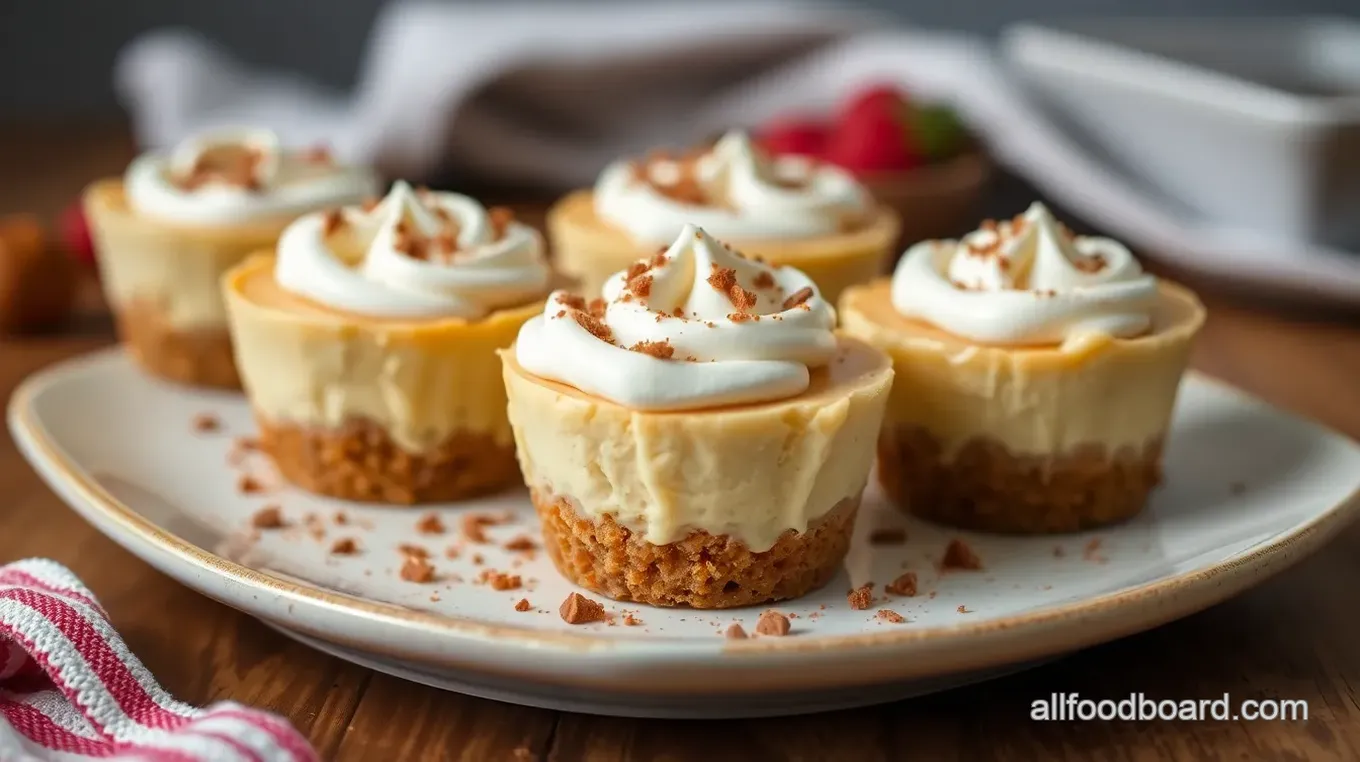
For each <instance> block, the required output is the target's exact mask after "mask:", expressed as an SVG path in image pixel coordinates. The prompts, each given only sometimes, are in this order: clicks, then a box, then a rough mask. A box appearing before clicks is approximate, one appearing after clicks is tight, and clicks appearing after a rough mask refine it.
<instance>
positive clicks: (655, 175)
mask: <svg viewBox="0 0 1360 762" xmlns="http://www.w3.org/2000/svg"><path fill="white" fill-rule="evenodd" d="M682 184H683V186H684V187H685V188H687V189H688V190H689V191H690V192H691V193H690V194H685V193H679V194H677V193H669V194H668V193H667V192H663V190H661V189H659V188H658V186H660V188H663V189H670V188H674V187H679V186H681V185H682ZM695 193H697V197H692V198H691V197H689V196H690V195H692V194H695ZM677 195H679V196H682V197H684V198H685V199H686V200H679V199H677V198H676V197H675V196H677ZM871 208H872V202H871V201H870V197H869V194H868V193H867V192H866V191H865V190H864V188H862V187H861V186H860V185H859V183H858V182H856V181H855V179H854V177H852V176H851V175H850V174H849V173H848V172H846V171H844V170H842V169H840V168H838V167H835V166H832V165H830V164H825V163H819V162H816V161H814V160H811V159H809V158H807V157H802V156H783V157H775V158H771V157H769V156H766V155H765V154H764V152H762V151H761V150H760V149H759V148H758V147H757V146H756V145H754V144H753V143H752V142H751V139H750V137H749V136H747V134H746V133H744V132H730V133H728V134H727V135H725V136H723V138H722V139H721V140H719V141H718V142H717V143H715V144H714V145H713V147H712V148H711V149H709V150H708V151H707V152H705V153H703V154H701V155H699V156H697V157H693V156H691V157H685V158H650V159H649V160H647V161H644V162H642V163H637V162H635V161H632V160H627V159H625V160H621V161H617V162H615V163H613V164H611V165H610V166H609V167H608V168H606V169H605V171H604V173H603V174H601V175H600V179H599V181H598V182H597V183H596V186H595V211H596V214H598V215H599V216H600V217H601V218H602V219H604V220H607V221H609V222H610V223H612V224H614V225H617V226H618V227H620V228H623V229H624V230H627V231H628V232H629V234H631V235H632V236H633V238H635V239H636V240H638V241H640V242H644V243H649V244H657V245H661V244H666V243H669V242H670V241H673V240H675V237H676V235H677V234H679V232H680V230H681V229H682V228H684V226H685V225H686V224H690V223H693V224H695V225H698V226H699V227H701V228H703V229H704V230H706V231H708V232H709V233H711V234H713V235H715V236H718V237H719V238H723V239H730V240H734V241H738V242H739V241H751V240H762V239H787V238H806V237H813V236H820V235H829V234H833V233H836V232H839V231H840V230H842V229H843V225H844V224H845V223H846V221H847V220H852V219H858V218H862V217H863V216H864V215H865V214H866V212H867V211H869V210H870V209H871Z"/></svg>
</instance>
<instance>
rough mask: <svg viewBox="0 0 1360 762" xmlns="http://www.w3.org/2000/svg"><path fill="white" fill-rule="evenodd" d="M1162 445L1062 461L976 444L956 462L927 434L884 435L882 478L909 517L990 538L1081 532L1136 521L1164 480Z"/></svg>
mask: <svg viewBox="0 0 1360 762" xmlns="http://www.w3.org/2000/svg"><path fill="white" fill-rule="evenodd" d="M1161 464H1162V443H1161V440H1155V441H1153V442H1149V443H1148V444H1147V445H1146V446H1145V447H1144V448H1143V449H1142V450H1141V451H1139V450H1134V449H1131V448H1126V449H1121V450H1119V451H1118V452H1116V453H1113V454H1111V453H1109V452H1107V451H1106V449H1105V448H1104V447H1102V446H1098V445H1091V446H1089V447H1083V448H1078V449H1077V450H1076V451H1073V452H1071V453H1068V454H1066V455H1062V456H1056V457H1036V456H1020V455H1015V454H1014V453H1011V452H1010V451H1009V450H1007V449H1006V448H1005V447H1004V446H1003V445H1001V444H1000V443H999V442H996V441H992V440H987V439H981V438H979V439H974V440H972V441H970V442H968V443H967V444H966V445H964V446H963V448H962V449H961V450H960V451H959V452H958V453H957V454H956V455H955V457H954V458H953V459H951V460H946V459H945V458H944V457H943V447H942V446H941V444H940V441H939V440H938V439H936V438H935V437H934V436H933V435H931V434H930V433H928V432H926V431H924V430H922V429H920V428H898V429H896V430H888V429H884V431H883V433H882V434H881V435H880V436H879V440H878V476H879V481H880V482H881V483H882V485H883V489H884V491H885V492H887V493H888V496H889V497H890V498H892V499H893V501H894V502H896V503H897V505H898V507H899V508H901V509H902V510H904V511H906V512H908V513H911V514H914V515H916V516H920V517H922V518H925V519H930V520H931V521H936V522H939V523H941V524H947V525H950V526H955V527H960V528H963V529H973V530H978V531H983V532H1002V533H1008V534H1044V533H1057V532H1075V531H1079V530H1082V529H1090V528H1092V527H1098V526H1105V525H1108V524H1113V523H1116V522H1119V521H1123V520H1125V519H1128V518H1131V517H1133V516H1134V515H1136V514H1137V513H1138V512H1139V511H1140V510H1142V508H1143V505H1144V504H1145V503H1146V502H1147V497H1148V493H1150V492H1151V491H1152V489H1153V488H1154V487H1156V486H1157V484H1158V483H1160V482H1161V479H1162V465H1161Z"/></svg>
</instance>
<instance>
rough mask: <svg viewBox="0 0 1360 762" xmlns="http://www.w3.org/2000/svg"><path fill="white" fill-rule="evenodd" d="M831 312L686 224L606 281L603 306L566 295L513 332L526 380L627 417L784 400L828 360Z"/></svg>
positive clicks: (810, 293)
mask: <svg viewBox="0 0 1360 762" xmlns="http://www.w3.org/2000/svg"><path fill="white" fill-rule="evenodd" d="M835 324H836V313H835V310H834V309H833V308H832V307H831V305H830V304H828V303H827V302H826V300H824V299H823V298H822V297H821V295H820V293H819V292H818V290H817V286H816V285H815V284H814V283H813V282H812V281H811V280H810V279H809V278H808V277H807V276H806V275H804V274H803V273H802V272H800V271H798V270H796V269H794V268H791V267H778V268H776V267H771V266H769V265H766V264H764V263H762V262H758V261H755V260H752V259H746V258H745V257H743V256H741V255H740V254H738V253H736V252H735V251H733V250H732V249H730V248H728V247H727V246H725V245H724V244H722V243H720V242H719V241H717V240H716V239H714V238H713V237H712V236H710V235H709V234H708V233H707V232H705V231H704V230H702V229H700V228H698V227H695V226H693V225H686V226H685V227H684V229H683V230H682V231H681V232H680V236H679V237H678V238H677V239H676V240H675V242H674V243H672V244H671V245H670V247H669V248H667V249H665V250H664V251H661V252H658V253H657V254H656V255H654V256H653V257H651V258H649V259H646V260H639V261H638V262H635V263H634V264H633V265H632V266H630V267H629V268H628V269H627V270H624V271H621V272H619V273H617V274H615V275H614V276H613V277H611V278H610V279H609V280H608V282H606V284H605V287H604V298H603V299H599V300H595V301H594V302H589V303H588V302H586V301H585V299H583V298H582V297H580V296H576V295H573V294H570V293H567V292H564V291H558V292H555V293H554V294H553V295H552V296H551V297H549V299H548V301H547V304H546V307H545V309H544V312H543V314H542V315H541V316H539V317H536V318H534V319H533V320H530V321H529V322H528V323H526V324H525V325H524V327H523V328H522V329H521V330H520V334H519V339H518V341H517V342H516V345H515V352H516V358H517V360H518V362H519V363H520V365H521V366H522V367H523V368H524V369H525V370H527V371H529V372H530V373H532V374H534V375H537V376H540V377H542V378H547V379H551V380H554V381H559V382H561V383H565V384H568V385H570V386H573V387H576V388H577V389H580V390H582V391H585V392H588V393H590V394H593V395H596V396H598V397H603V398H604V399H607V400H610V401H612V402H616V403H618V404H620V405H623V406H625V407H629V408H632V409H636V410H646V411H667V410H686V409H697V408H707V407H716V406H722V405H735V404H742V403H753V402H763V401H769V400H778V399H783V398H787V397H792V396H795V395H798V394H801V393H803V392H804V391H805V390H807V388H808V384H809V379H810V372H811V370H812V369H815V368H819V367H823V366H825V365H826V364H827V363H828V362H830V360H831V359H832V357H833V356H834V355H835V353H836V347H837V341H836V336H835V334H834V333H833V329H834V327H835Z"/></svg>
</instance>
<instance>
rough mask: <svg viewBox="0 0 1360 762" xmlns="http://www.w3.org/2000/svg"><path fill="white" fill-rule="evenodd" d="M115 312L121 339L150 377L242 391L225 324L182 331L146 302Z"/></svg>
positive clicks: (138, 302) (130, 305)
mask: <svg viewBox="0 0 1360 762" xmlns="http://www.w3.org/2000/svg"><path fill="white" fill-rule="evenodd" d="M115 313H116V315H115V317H116V322H117V324H118V337H119V339H121V340H122V342H123V345H124V346H125V347H126V348H127V350H128V352H129V353H130V354H131V355H132V358H133V359H134V360H136V361H137V364H138V365H140V366H141V367H142V368H143V369H144V370H145V371H146V372H148V373H150V374H151V375H153V376H158V377H160V378H164V379H166V380H168V381H174V382H177V383H181V384H188V385H190V386H206V387H213V388H218V389H231V390H239V389H240V388H241V377H240V376H239V375H237V373H236V358H235V356H234V355H233V353H232V348H231V335H230V334H229V333H228V331H227V327H226V326H225V325H224V326H222V327H221V328H220V329H216V328H209V329H200V330H194V331H184V330H180V329H178V328H175V327H174V326H172V325H170V324H169V323H168V322H166V320H165V318H164V316H163V315H162V314H161V311H160V310H159V309H158V308H157V307H156V306H155V305H153V304H150V303H148V302H145V301H133V302H130V303H128V304H125V305H123V306H122V307H120V308H118V309H117V310H116V311H115Z"/></svg>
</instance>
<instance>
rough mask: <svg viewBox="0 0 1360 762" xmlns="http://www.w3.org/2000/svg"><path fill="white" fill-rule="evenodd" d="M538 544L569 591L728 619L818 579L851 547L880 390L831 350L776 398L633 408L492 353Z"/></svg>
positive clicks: (871, 353)
mask: <svg viewBox="0 0 1360 762" xmlns="http://www.w3.org/2000/svg"><path fill="white" fill-rule="evenodd" d="M501 358H502V363H503V374H504V379H505V387H506V391H507V393H508V397H509V411H510V423H511V426H512V428H513V429H514V433H515V443H516V446H517V451H518V453H519V461H520V467H521V469H522V471H523V475H524V479H525V481H526V483H528V485H529V487H530V488H531V491H532V496H533V501H534V505H535V507H536V508H537V510H538V514H539V517H540V519H541V521H542V528H543V535H544V536H543V539H544V545H545V547H546V548H547V550H548V553H549V554H550V555H551V557H552V559H553V562H554V563H555V564H556V566H557V568H558V570H559V571H560V572H561V573H562V574H563V575H564V576H565V577H567V578H568V579H569V580H571V581H572V582H574V583H576V584H578V585H580V586H582V587H585V588H588V589H590V590H593V591H595V592H598V593H601V594H603V595H606V596H609V597H611V598H614V599H617V600H623V601H638V602H641V603H649V604H652V605H656V606H679V605H688V606H692V607H694V608H730V607H735V606H746V605H753V604H759V603H764V602H769V601H775V600H782V599H787V598H794V597H797V596H800V595H803V594H805V593H807V592H809V591H811V590H813V589H815V588H817V587H819V586H821V585H823V584H825V583H826V582H827V581H828V580H830V579H831V577H832V576H833V575H834V574H835V573H836V570H837V569H838V568H839V567H840V564H841V562H842V561H843V559H844V557H845V553H846V551H847V549H848V547H849V544H850V536H851V531H852V529H853V527H854V521H855V514H856V511H857V509H858V506H859V500H860V494H861V492H862V490H863V488H864V485H865V483H866V481H867V480H868V476H869V471H870V468H871V466H872V463H873V450H874V442H875V440H876V437H877V434H878V431H879V426H880V423H881V420H882V416H883V409H884V405H885V404H886V402H887V399H888V389H889V387H890V386H891V383H892V368H891V365H890V361H889V359H888V358H887V357H886V356H885V355H883V354H882V353H881V352H878V351H877V350H874V349H873V348H871V347H869V346H868V345H866V344H863V343H861V342H859V341H856V340H854V339H849V338H842V339H841V348H840V351H839V353H838V355H837V358H836V359H835V360H833V362H832V364H831V365H830V366H828V368H825V369H819V370H816V371H814V372H813V380H812V385H811V387H810V388H809V389H808V390H807V391H806V392H804V393H803V394H801V395H799V396H797V397H793V398H790V399H785V400H776V401H772V402H764V403H757V404H752V405H741V406H732V407H723V408H710V409H700V410H685V411H677V412H645V411H638V410H632V409H629V408H627V407H624V406H622V405H619V404H616V403H613V402H610V401H608V400H603V399H600V398H598V397H594V396H591V395H589V394H586V393H584V392H581V391H579V390H577V389H575V388H573V387H569V386H566V385H564V384H560V383H557V382H554V381H549V380H546V379H543V378H540V377H538V376H535V375H533V374H531V373H529V372H528V371H526V370H525V369H524V368H523V367H521V366H520V365H519V363H518V362H517V361H516V359H515V354H514V349H513V348H511V349H509V350H506V351H503V352H502V353H501Z"/></svg>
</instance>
